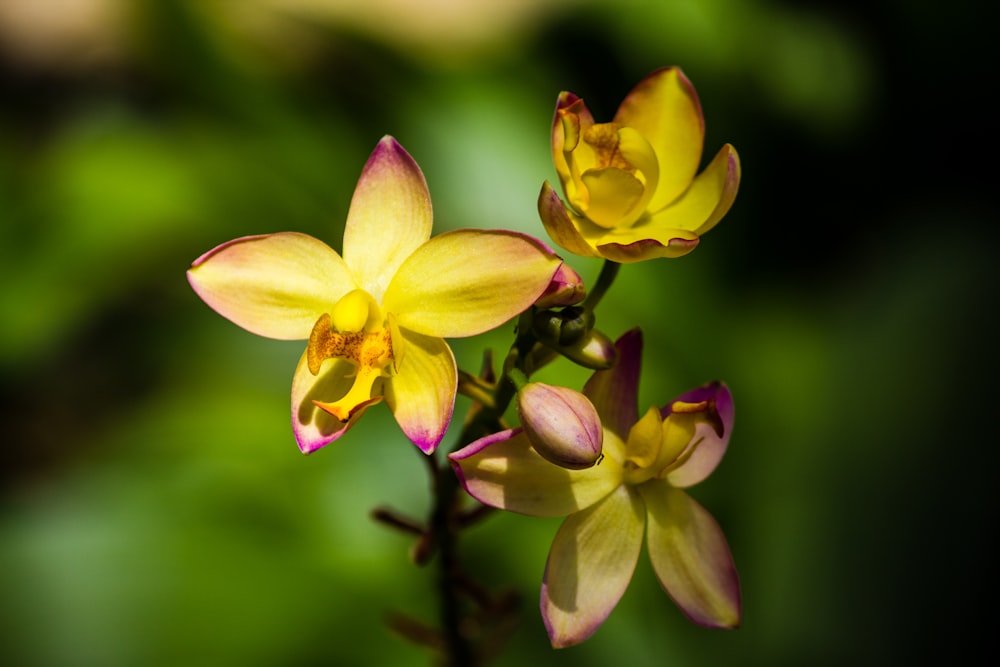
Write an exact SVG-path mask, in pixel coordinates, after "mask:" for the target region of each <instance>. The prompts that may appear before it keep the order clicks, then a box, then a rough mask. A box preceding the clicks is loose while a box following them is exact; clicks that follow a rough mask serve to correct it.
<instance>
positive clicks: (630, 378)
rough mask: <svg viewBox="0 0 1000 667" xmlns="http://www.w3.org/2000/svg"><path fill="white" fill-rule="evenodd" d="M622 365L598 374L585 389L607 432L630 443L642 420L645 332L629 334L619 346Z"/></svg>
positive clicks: (628, 332)
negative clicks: (640, 407)
mask: <svg viewBox="0 0 1000 667" xmlns="http://www.w3.org/2000/svg"><path fill="white" fill-rule="evenodd" d="M615 347H616V349H617V350H618V361H617V362H616V363H615V365H614V366H613V367H611V368H610V369H609V370H606V371H598V372H597V373H594V374H593V375H592V376H591V377H590V379H589V380H588V381H587V384H586V385H584V387H583V393H584V395H585V396H586V397H587V398H589V399H590V401H591V403H593V404H594V407H595V408H597V414H599V415H600V416H601V423H602V424H603V425H604V428H606V429H609V430H610V431H611V432H613V433H615V434H616V435H618V437H619V438H621V440H622V441H625V440H627V439H628V434H629V431H630V430H631V428H632V424H634V423H636V421H638V419H639V399H638V392H639V369H640V367H641V362H642V331H641V330H640V329H638V328H635V329H630V330H629V331H626V332H625V333H624V334H622V335H621V337H620V338H619V339H618V341H617V342H616V343H615Z"/></svg>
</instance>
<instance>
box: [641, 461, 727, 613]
mask: <svg viewBox="0 0 1000 667" xmlns="http://www.w3.org/2000/svg"><path fill="white" fill-rule="evenodd" d="M639 491H640V493H641V494H642V498H643V500H645V501H646V509H647V511H648V516H649V522H648V524H649V525H648V529H649V536H648V541H647V542H648V547H649V558H650V560H651V561H652V563H653V570H654V571H655V572H656V577H657V579H659V581H660V584H661V585H662V586H663V589H664V590H665V591H666V592H667V593H668V594H669V595H670V597H672V598H673V599H674V601H675V602H676V603H677V605H678V606H679V607H680V608H681V611H683V612H684V614H685V615H686V616H687V617H688V618H690V619H691V620H692V621H694V622H695V623H697V624H699V625H704V626H706V627H711V628H734V627H737V626H739V624H740V620H741V615H742V611H741V601H740V582H739V576H738V575H737V573H736V566H735V565H734V564H733V557H732V554H731V553H730V551H729V545H728V544H727V543H726V538H725V536H724V535H723V534H722V529H721V528H719V524H718V523H716V521H715V519H714V518H712V515H711V514H709V513H708V511H707V510H706V509H705V508H704V507H702V506H701V505H699V504H698V503H697V502H695V501H694V500H693V499H692V498H691V497H690V496H688V495H687V494H686V493H685V492H684V491H681V490H680V489H674V488H672V487H671V486H670V485H669V484H668V483H666V482H664V481H662V480H654V481H651V482H647V483H646V484H644V485H642V486H640V487H639Z"/></svg>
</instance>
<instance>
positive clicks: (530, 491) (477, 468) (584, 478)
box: [448, 429, 621, 516]
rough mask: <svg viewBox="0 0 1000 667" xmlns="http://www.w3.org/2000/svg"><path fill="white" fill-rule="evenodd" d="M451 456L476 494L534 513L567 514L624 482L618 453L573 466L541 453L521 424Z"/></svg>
mask: <svg viewBox="0 0 1000 667" xmlns="http://www.w3.org/2000/svg"><path fill="white" fill-rule="evenodd" d="M606 446H607V445H606ZM615 454H618V455H620V452H618V451H617V450H616V451H615ZM448 458H449V459H450V460H451V465H452V467H453V468H454V469H455V472H456V474H457V475H458V478H459V480H461V482H462V485H463V486H464V487H465V490H466V491H468V492H469V495H471V496H472V497H473V498H476V499H477V500H479V501H480V502H482V503H484V504H486V505H490V506H492V507H499V508H501V509H505V510H508V511H511V512H518V513H520V514H527V515H530V516H565V515H567V514H570V513H572V512H576V511H579V510H581V509H584V508H586V507H590V506H591V505H593V504H594V503H596V502H597V501H599V500H600V499H601V498H604V497H605V496H607V495H608V494H609V493H611V492H612V491H613V490H614V489H615V488H616V487H617V486H619V485H620V484H621V464H620V463H619V461H618V460H617V458H615V457H613V456H610V455H609V456H605V457H604V459H603V460H602V461H601V462H600V463H598V464H597V465H595V466H592V467H590V468H585V469H583V470H569V469H567V468H563V467H561V466H557V465H555V464H554V463H550V462H549V461H547V460H545V459H544V458H542V457H541V455H539V454H538V452H536V451H535V450H534V448H533V447H532V446H531V443H530V441H529V440H528V437H527V436H526V435H525V434H524V432H523V431H522V430H521V429H514V430H508V431H501V432H500V433H496V434H493V435H490V436H487V437H485V438H482V439H480V440H477V441H476V442H474V443H472V444H470V445H468V446H467V447H464V448H462V449H460V450H459V451H457V452H454V453H453V454H451V455H450V456H449V457H448Z"/></svg>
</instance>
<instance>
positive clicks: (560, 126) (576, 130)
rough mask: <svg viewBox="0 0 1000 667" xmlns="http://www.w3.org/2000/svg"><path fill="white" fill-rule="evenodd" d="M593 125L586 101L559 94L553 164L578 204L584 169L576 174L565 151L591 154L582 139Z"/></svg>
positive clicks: (568, 195) (566, 191) (568, 193)
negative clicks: (581, 150) (576, 150)
mask: <svg viewBox="0 0 1000 667" xmlns="http://www.w3.org/2000/svg"><path fill="white" fill-rule="evenodd" d="M593 124H594V117H593V116H592V115H591V113H590V110H589V109H588V108H587V105H586V104H585V103H584V101H583V99H581V98H580V97H578V96H577V95H574V94H573V93H569V92H566V91H563V92H562V93H560V94H559V98H558V100H557V101H556V112H555V116H554V118H553V119H552V161H553V163H554V164H555V168H556V173H557V174H558V175H559V181H560V182H561V183H562V186H563V192H564V193H565V194H566V197H567V198H568V199H570V200H572V201H576V200H577V198H578V197H579V193H578V192H577V185H576V182H575V181H576V179H578V178H579V177H580V174H579V169H580V167H579V165H577V166H576V170H577V173H575V174H574V173H573V167H571V166H570V164H569V162H567V160H566V153H565V151H572V150H574V149H584V152H590V151H589V150H587V149H586V146H585V145H583V146H581V144H580V140H581V138H582V136H583V133H584V132H586V131H587V128H589V127H591V126H593ZM574 159H575V160H576V161H579V159H580V156H574Z"/></svg>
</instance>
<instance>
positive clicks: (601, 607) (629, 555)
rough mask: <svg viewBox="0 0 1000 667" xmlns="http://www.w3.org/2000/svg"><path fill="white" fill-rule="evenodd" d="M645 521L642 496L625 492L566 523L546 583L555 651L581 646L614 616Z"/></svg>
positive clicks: (545, 614)
mask: <svg viewBox="0 0 1000 667" xmlns="http://www.w3.org/2000/svg"><path fill="white" fill-rule="evenodd" d="M644 518H645V510H644V509H643V506H642V500H641V499H640V498H639V497H638V494H636V493H635V492H634V491H632V490H631V488H629V487H627V486H619V487H618V488H617V489H615V491H614V492H613V493H612V494H610V495H609V496H607V497H606V498H604V500H602V501H601V502H599V503H597V504H595V505H593V506H591V507H589V508H588V509H586V510H584V511H582V512H577V513H576V514H573V515H571V516H569V517H568V518H567V519H566V521H564V522H563V524H562V526H561V527H560V528H559V532H558V533H557V534H556V538H555V540H554V541H553V542H552V549H551V550H550V551H549V558H548V562H547V563H546V564H545V576H544V578H543V580H542V595H541V598H542V599H541V607H542V618H543V620H544V621H545V628H546V629H547V630H548V633H549V639H550V640H551V642H552V646H554V647H555V648H562V647H566V646H573V645H574V644H579V643H580V642H582V641H583V640H585V639H587V638H588V637H590V636H591V635H592V634H594V632H596V631H597V628H599V627H600V626H601V624H602V623H603V622H604V621H605V619H607V617H608V615H609V614H611V611H612V610H613V609H614V608H615V606H616V605H617V604H618V601H619V600H621V597H622V595H623V594H624V593H625V589H626V588H628V584H629V582H630V581H631V580H632V573H633V572H634V571H635V565H636V562H638V560H639V552H640V551H641V549H642V534H643V520H644Z"/></svg>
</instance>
